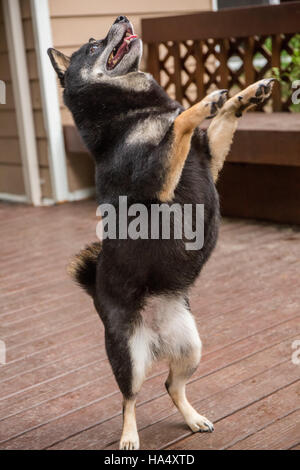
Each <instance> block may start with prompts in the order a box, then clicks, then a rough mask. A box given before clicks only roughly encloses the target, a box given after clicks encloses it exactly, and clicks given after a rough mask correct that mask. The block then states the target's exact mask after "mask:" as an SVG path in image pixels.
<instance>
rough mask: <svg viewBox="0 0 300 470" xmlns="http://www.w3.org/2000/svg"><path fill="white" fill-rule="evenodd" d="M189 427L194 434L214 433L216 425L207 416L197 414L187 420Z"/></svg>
mask: <svg viewBox="0 0 300 470" xmlns="http://www.w3.org/2000/svg"><path fill="white" fill-rule="evenodd" d="M187 425H188V426H189V427H190V429H191V430H192V431H193V432H213V431H214V425H213V424H212V423H211V422H210V421H209V420H208V419H207V418H205V416H201V415H199V414H198V413H197V412H195V414H194V415H193V416H192V417H191V418H190V419H188V420H187Z"/></svg>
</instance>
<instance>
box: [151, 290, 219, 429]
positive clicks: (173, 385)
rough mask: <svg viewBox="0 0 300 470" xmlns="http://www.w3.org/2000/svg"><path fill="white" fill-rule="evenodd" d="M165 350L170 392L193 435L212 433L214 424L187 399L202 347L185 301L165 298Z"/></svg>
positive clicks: (162, 325) (162, 327)
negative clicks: (187, 390)
mask: <svg viewBox="0 0 300 470" xmlns="http://www.w3.org/2000/svg"><path fill="white" fill-rule="evenodd" d="M159 318H160V323H159V329H160V336H161V342H162V350H163V353H164V354H165V356H166V357H167V358H168V359H169V365H170V372H169V376H168V379H167V381H166V388H167V391H168V393H169V395H170V397H171V398H172V400H173V402H174V404H175V405H176V407H177V408H178V410H179V411H180V412H181V414H182V416H183V418H184V420H185V422H186V423H187V425H188V426H189V427H190V429H191V430H192V431H193V432H198V431H201V432H212V431H213V430H214V426H213V424H212V423H211V422H210V421H209V420H208V419H207V418H205V417H204V416H202V415H200V414H199V413H198V412H197V411H196V410H195V409H194V408H193V407H192V405H191V404H190V403H189V401H188V399H187V397H186V383H187V381H188V380H189V379H190V377H191V376H192V375H193V373H194V372H195V371H196V369H197V367H198V365H199V362H200V359H201V349H202V344H201V340H200V337H199V334H198V330H197V327H196V324H195V320H194V317H193V315H192V314H191V312H190V310H189V306H188V305H187V302H186V300H185V299H184V298H183V297H173V298H168V297H166V298H165V301H164V306H163V305H162V306H161V314H160V315H159Z"/></svg>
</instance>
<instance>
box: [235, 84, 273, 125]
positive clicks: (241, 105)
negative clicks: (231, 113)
mask: <svg viewBox="0 0 300 470" xmlns="http://www.w3.org/2000/svg"><path fill="white" fill-rule="evenodd" d="M274 83H275V79H274V78H265V79H263V80H259V81H258V82H256V83H253V85H250V86H248V87H247V88H246V89H245V90H243V91H242V92H241V93H239V94H238V95H237V100H238V101H237V106H236V113H235V115H236V117H241V116H242V114H243V111H245V110H246V109H248V108H252V107H253V106H255V105H257V104H260V103H262V102H263V101H265V100H266V99H268V98H269V97H270V96H271V93H272V88H273V85H274Z"/></svg>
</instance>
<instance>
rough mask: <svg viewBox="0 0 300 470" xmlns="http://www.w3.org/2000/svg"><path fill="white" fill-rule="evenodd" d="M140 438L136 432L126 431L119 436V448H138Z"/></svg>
mask: <svg viewBox="0 0 300 470" xmlns="http://www.w3.org/2000/svg"><path fill="white" fill-rule="evenodd" d="M139 448H140V440H139V436H138V433H135V432H133V433H130V434H129V433H128V434H124V435H123V436H122V437H121V441H120V450H139Z"/></svg>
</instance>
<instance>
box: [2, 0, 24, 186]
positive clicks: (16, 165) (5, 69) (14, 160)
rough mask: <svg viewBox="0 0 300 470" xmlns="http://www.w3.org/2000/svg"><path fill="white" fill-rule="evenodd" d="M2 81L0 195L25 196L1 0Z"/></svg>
mask: <svg viewBox="0 0 300 470" xmlns="http://www.w3.org/2000/svg"><path fill="white" fill-rule="evenodd" d="M0 80H4V81H5V83H6V92H7V93H6V104H5V105H2V104H0V193H9V194H17V195H24V194H25V187H24V181H23V171H22V162H21V156H20V146H19V137H18V129H17V120H16V111H15V103H14V97H13V92H12V85H11V74H10V67H9V59H8V51H7V42H6V35H5V28H4V19H3V9H2V0H0Z"/></svg>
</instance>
